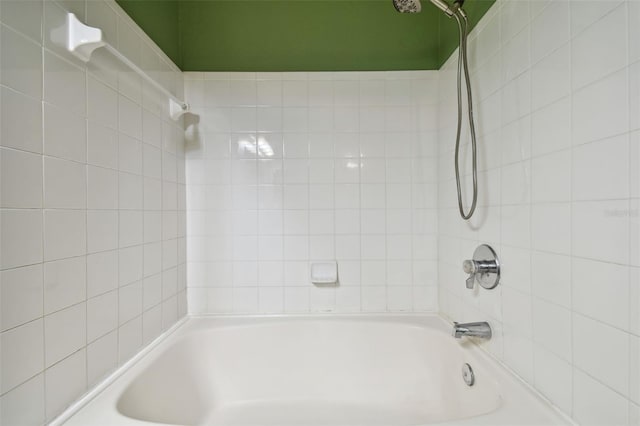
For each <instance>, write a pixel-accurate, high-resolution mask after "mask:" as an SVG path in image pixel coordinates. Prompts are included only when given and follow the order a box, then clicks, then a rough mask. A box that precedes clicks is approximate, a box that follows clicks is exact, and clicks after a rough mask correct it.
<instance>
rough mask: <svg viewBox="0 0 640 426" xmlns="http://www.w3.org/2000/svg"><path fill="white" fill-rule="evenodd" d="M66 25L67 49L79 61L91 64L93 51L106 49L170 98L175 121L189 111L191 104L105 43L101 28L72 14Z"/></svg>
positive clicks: (171, 112)
mask: <svg viewBox="0 0 640 426" xmlns="http://www.w3.org/2000/svg"><path fill="white" fill-rule="evenodd" d="M66 24H67V28H66V48H67V50H68V51H69V52H71V53H72V54H73V55H74V56H76V57H77V58H78V59H80V60H81V61H83V62H89V61H90V60H91V54H92V53H93V51H94V50H96V49H98V48H100V47H104V48H105V49H106V50H108V51H109V52H111V54H112V55H113V56H115V57H116V58H118V59H119V60H120V61H121V62H123V63H124V64H125V65H126V66H128V67H129V68H131V69H132V70H133V71H135V72H136V73H137V74H138V75H140V76H141V77H142V78H144V79H145V80H146V81H147V82H149V83H151V85H153V86H154V87H155V88H156V89H158V90H159V91H160V92H162V93H164V94H165V95H166V96H167V97H168V98H169V115H170V116H171V118H172V119H173V120H178V119H179V118H180V116H182V115H183V114H184V113H186V112H188V111H189V104H187V103H186V102H184V101H182V100H180V99H178V98H177V97H176V96H175V95H174V94H173V93H171V92H170V91H169V90H167V89H166V88H165V87H164V86H162V85H161V84H160V83H158V82H157V81H155V80H154V79H153V78H151V77H150V76H149V75H148V74H147V73H146V72H144V70H143V69H142V68H140V67H139V66H138V65H136V64H135V63H134V62H133V61H131V60H130V59H129V58H127V57H126V56H124V55H123V54H122V53H120V52H119V51H118V50H117V49H116V48H115V47H113V46H112V45H110V44H109V43H107V42H105V41H104V39H103V36H102V30H101V29H100V28H94V27H90V26H88V25H85V24H83V23H82V22H80V20H79V19H78V18H77V17H76V15H74V14H73V13H71V12H69V13H67V22H66Z"/></svg>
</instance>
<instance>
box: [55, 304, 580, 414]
mask: <svg viewBox="0 0 640 426" xmlns="http://www.w3.org/2000/svg"><path fill="white" fill-rule="evenodd" d="M211 319H220V320H227V321H229V322H230V324H222V325H221V326H223V327H239V326H244V325H250V324H252V322H255V321H256V320H260V321H265V322H267V323H277V322H278V321H279V320H287V319H298V320H318V319H322V320H329V321H339V320H341V319H342V320H344V319H350V320H354V319H355V320H362V321H369V322H371V321H373V322H375V321H383V322H387V323H388V322H393V323H399V324H407V325H411V324H412V323H413V325H416V326H418V325H420V326H423V327H424V326H428V327H429V328H432V329H435V330H437V331H440V332H444V333H447V334H449V333H448V330H449V329H450V327H451V321H450V320H449V319H448V318H446V317H444V316H442V315H441V314H440V313H438V312H381V313H374V312H371V313H364V312H356V313H334V312H331V313H323V312H317V313H275V314H233V313H224V314H187V315H185V316H184V317H182V318H180V319H179V320H178V321H177V322H176V323H175V324H173V325H172V326H171V327H170V328H168V329H167V330H166V331H164V332H163V333H162V334H160V335H159V336H158V337H156V338H155V339H154V340H153V341H151V342H150V343H148V344H147V345H146V346H144V347H143V348H142V349H141V350H140V351H139V352H138V353H136V354H135V355H134V356H133V357H132V358H131V359H129V360H127V361H126V362H125V363H124V364H122V365H121V366H120V367H118V368H116V370H114V371H113V372H111V373H110V374H109V375H107V376H105V377H104V378H103V379H102V380H100V381H99V382H98V383H97V384H96V385H94V386H93V387H92V388H91V389H89V390H88V391H87V392H86V393H85V394H84V395H83V396H82V397H80V398H79V399H77V400H76V401H74V402H73V403H72V404H71V405H70V406H69V407H67V408H66V409H65V410H64V411H63V412H62V413H61V414H59V415H58V416H57V417H55V418H54V419H53V420H52V421H51V422H49V423H47V425H51V426H62V425H64V424H65V423H66V422H67V421H69V420H70V419H72V417H73V416H75V415H76V414H77V413H78V412H80V411H81V410H82V409H83V408H85V407H86V406H87V405H89V404H90V403H91V402H92V401H93V400H94V399H96V398H98V397H100V396H101V395H102V394H103V393H104V392H106V391H108V390H109V388H110V387H111V386H113V385H114V384H116V382H117V381H118V380H119V379H121V378H122V377H123V376H124V375H125V374H126V373H127V372H129V371H130V370H132V369H134V368H141V369H144V368H145V364H146V365H148V364H149V363H150V362H152V361H153V360H154V359H155V358H156V357H157V356H159V355H160V354H161V353H162V351H157V350H158V349H159V347H161V346H163V345H170V344H172V342H171V340H170V339H171V337H172V336H174V335H175V334H176V333H178V332H183V333H184V334H185V335H186V334H188V333H192V332H198V331H201V330H203V329H206V327H202V324H206V320H211ZM200 320H202V321H200ZM234 323H235V324H234ZM244 323H246V324H244ZM180 337H182V336H178V338H180ZM452 339H453V337H452ZM174 343H175V342H174ZM460 345H461V346H463V347H464V349H465V350H467V351H470V353H471V354H472V355H473V356H474V357H477V358H479V359H481V360H482V362H487V363H488V365H489V367H490V368H495V369H497V370H498V372H501V373H502V374H503V375H505V376H506V377H507V379H512V380H514V381H515V382H517V384H518V385H520V386H522V388H523V391H525V393H529V394H531V395H530V396H531V397H532V398H534V399H536V400H537V402H538V403H542V404H543V405H544V406H545V408H547V409H548V410H549V412H550V413H551V414H552V415H553V416H555V417H557V418H558V419H560V420H561V421H562V422H563V424H567V425H577V423H576V422H575V421H574V420H573V419H572V418H570V417H569V416H568V415H567V414H565V413H564V412H563V411H562V410H560V409H559V408H558V407H557V406H556V405H555V404H553V403H552V402H551V401H550V400H549V399H548V398H546V397H545V396H544V395H542V394H541V393H540V392H539V391H538V390H537V389H535V388H534V387H533V386H532V385H531V384H529V383H528V382H527V381H525V380H524V379H523V378H522V377H520V376H519V375H518V374H517V373H516V372H515V371H514V370H513V369H511V368H510V367H508V366H507V365H506V364H504V363H503V362H502V361H501V360H500V359H498V358H497V357H495V356H494V355H493V354H492V353H491V352H489V351H488V350H486V349H484V348H482V347H481V346H482V345H481V344H479V342H477V341H475V339H463V340H462V341H460ZM167 347H168V346H167ZM130 382H131V380H128V381H126V384H124V383H120V384H119V386H123V385H124V387H123V389H121V390H124V389H126V387H127V386H128V384H130ZM114 391H115V389H114ZM118 399H119V396H118V397H117V398H116V401H117V400H118ZM112 408H113V410H115V411H116V412H117V411H118V410H117V408H116V406H113V407H112ZM498 410H499V409H498ZM118 414H119V415H120V416H122V417H124V418H127V419H129V420H132V421H133V422H141V421H140V420H136V419H132V418H129V417H127V416H125V415H123V414H120V413H118ZM490 414H491V413H489V415H490ZM480 417H482V416H480ZM473 418H478V417H472V418H469V419H473ZM144 423H147V422H144ZM449 423H451V424H452V425H455V424H458V422H457V421H452V422H446V424H449ZM132 424H137V423H132ZM140 424H142V423H140ZM147 424H149V423H147ZM438 424H439V423H438ZM460 424H467V423H466V421H463V422H461V423H460ZM478 424H483V423H482V421H480V422H479V423H478Z"/></svg>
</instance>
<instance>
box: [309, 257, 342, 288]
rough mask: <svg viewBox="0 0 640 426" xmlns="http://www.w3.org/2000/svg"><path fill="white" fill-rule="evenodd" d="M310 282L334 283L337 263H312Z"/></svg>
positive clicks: (336, 276) (335, 281)
mask: <svg viewBox="0 0 640 426" xmlns="http://www.w3.org/2000/svg"><path fill="white" fill-rule="evenodd" d="M311 282H312V283H314V284H336V283H337V282H338V264H337V263H336V262H322V263H312V264H311Z"/></svg>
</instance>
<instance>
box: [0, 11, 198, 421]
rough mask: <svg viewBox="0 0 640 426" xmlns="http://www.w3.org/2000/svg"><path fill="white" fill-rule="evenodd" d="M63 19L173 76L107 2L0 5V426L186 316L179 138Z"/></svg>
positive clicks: (46, 416)
mask: <svg viewBox="0 0 640 426" xmlns="http://www.w3.org/2000/svg"><path fill="white" fill-rule="evenodd" d="M65 10H70V11H73V12H74V13H76V15H77V16H78V17H79V18H80V19H81V20H83V21H85V19H86V22H88V23H89V24H90V25H95V26H98V27H100V28H102V29H103V30H104V32H105V36H106V38H107V40H108V41H109V42H110V43H112V44H114V45H116V46H119V47H120V49H121V50H122V51H123V52H124V53H125V54H126V55H127V56H128V57H129V58H131V59H132V60H133V61H134V62H135V63H137V64H138V65H139V66H141V67H142V68H143V69H145V70H146V71H148V72H149V73H150V74H152V75H153V76H154V77H155V78H157V79H158V80H159V81H161V82H162V84H163V85H165V86H166V87H168V88H170V89H171V90H176V91H177V92H178V94H180V93H179V92H180V91H182V87H183V86H182V75H181V73H180V72H179V71H178V70H177V68H176V67H175V66H174V65H173V64H172V63H170V62H169V61H168V59H166V57H165V56H164V54H162V53H161V52H160V51H159V50H158V49H157V48H156V47H155V46H154V45H152V43H151V41H150V40H149V39H148V37H147V36H146V35H144V34H143V33H142V32H141V31H140V30H139V29H138V28H137V27H136V26H135V24H134V23H133V22H132V21H131V20H130V19H129V17H128V16H127V15H126V14H124V13H123V12H122V11H121V10H120V8H119V7H118V6H117V5H116V4H115V3H114V2H112V1H87V2H84V1H65V2H61V3H56V2H53V1H46V2H41V1H5V0H3V1H1V2H0V14H1V21H2V25H1V28H0V40H1V59H0V61H1V65H2V67H1V68H2V71H1V73H0V74H1V75H0V84H1V86H0V91H1V93H0V97H1V103H2V115H1V124H0V127H1V129H2V132H1V148H0V155H1V162H2V165H1V167H0V170H1V180H2V187H1V188H2V190H1V191H2V192H1V196H0V202H1V207H2V210H1V216H0V219H1V233H2V238H1V241H2V247H1V256H0V267H1V272H0V279H1V283H0V284H1V303H2V308H1V318H0V327H1V330H2V333H1V334H0V349H1V386H0V395H1V396H0V403H1V408H0V413H1V417H0V424H2V425H22V424H26V425H37V424H43V423H44V422H45V421H47V420H51V419H52V418H53V417H55V416H56V415H57V414H60V412H61V411H62V410H63V409H64V408H65V407H66V406H67V405H69V404H70V403H71V402H72V401H74V400H75V399H76V398H78V397H79V396H81V395H82V394H83V393H84V392H85V391H86V390H87V389H89V388H90V387H92V386H93V385H95V384H96V383H97V382H98V381H100V380H101V379H102V378H104V377H105V376H106V375H107V374H108V373H110V372H112V371H113V370H114V369H115V368H116V367H118V366H119V365H121V364H123V363H124V362H125V361H127V360H128V359H129V358H130V357H131V356H132V355H134V354H135V353H136V352H138V351H139V350H140V349H142V348H143V347H144V345H146V344H147V343H149V342H151V341H152V340H153V339H154V338H156V337H157V336H158V335H160V334H161V333H162V332H163V331H164V330H166V329H168V328H169V327H170V326H171V325H172V324H174V323H175V322H176V321H177V320H178V318H180V317H182V316H183V315H185V313H186V295H185V293H186V291H185V288H186V282H185V281H186V268H185V255H186V250H185V247H186V246H185V238H184V237H185V215H184V208H185V203H184V199H185V196H184V194H185V192H184V151H183V147H184V143H183V132H182V123H180V122H173V121H171V120H170V119H169V118H168V113H167V111H166V109H167V106H166V100H165V99H163V98H162V96H160V95H158V94H157V93H156V92H155V89H153V88H151V87H149V86H147V85H146V84H143V83H142V81H141V80H140V79H139V78H138V77H136V76H135V74H132V73H130V72H126V69H125V68H123V67H122V66H121V65H119V64H118V62H115V60H113V59H110V57H109V55H108V54H106V53H105V52H100V51H97V52H95V53H94V56H93V59H92V62H91V63H90V64H89V65H85V64H84V63H81V62H79V61H78V60H75V59H74V58H73V57H72V56H71V55H70V54H69V53H68V52H66V51H64V50H62V49H60V48H59V47H58V46H56V45H55V44H53V43H52V41H51V39H50V34H52V31H54V29H55V28H58V27H59V26H60V25H61V24H62V23H63V22H64V19H65Z"/></svg>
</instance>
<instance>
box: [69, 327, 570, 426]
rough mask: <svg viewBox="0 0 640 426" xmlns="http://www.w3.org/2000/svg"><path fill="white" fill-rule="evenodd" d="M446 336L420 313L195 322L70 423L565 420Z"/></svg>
mask: <svg viewBox="0 0 640 426" xmlns="http://www.w3.org/2000/svg"><path fill="white" fill-rule="evenodd" d="M449 331H450V325H448V324H446V323H445V322H444V321H443V320H442V319H440V318H439V317H437V316H426V315H421V316H378V317H371V316H340V317H321V318H319V317H269V318H264V317H263V318H237V317H236V318H232V317H227V318H221V317H208V318H191V319H189V320H188V321H186V322H185V323H184V324H183V325H182V326H181V327H179V328H178V330H176V331H175V332H173V333H172V334H171V335H170V336H169V337H168V338H166V339H165V340H163V341H162V342H161V343H159V344H158V345H157V346H156V347H155V348H154V349H153V350H151V351H150V352H149V353H148V354H147V355H145V356H144V357H142V358H141V359H140V360H139V361H138V362H136V363H134V365H133V366H132V367H131V368H129V369H128V370H127V371H125V372H124V373H123V374H122V375H120V376H119V377H118V378H117V379H116V380H115V381H113V383H111V384H110V385H109V386H107V387H106V388H105V389H104V390H103V391H102V392H100V393H98V394H97V395H96V396H95V397H94V398H93V399H91V400H90V401H89V402H88V403H86V404H84V406H82V407H81V408H80V409H79V410H78V411H76V412H75V414H73V415H72V416H71V417H70V418H68V420H67V422H66V424H67V425H83V426H84V425H114V426H115V425H148V424H149V423H152V424H153V423H156V424H177V425H245V426H248V425H256V426H257V425H264V426H267V425H272V426H276V425H277V426H294V425H295V426H303V425H304V426H306V425H309V426H311V425H318V426H319V425H325V426H330V425H331V426H333V425H349V426H355V425H388V426H401V425H427V424H429V425H431V424H438V423H446V424H450V425H453V424H456V425H463V424H464V425H470V424H485V425H516V424H529V425H546V424H567V423H568V420H567V419H566V418H565V417H563V416H562V415H560V414H559V413H558V412H557V411H555V410H554V409H553V407H551V406H550V405H548V404H547V403H546V402H545V401H543V400H542V399H541V398H540V397H538V396H537V395H536V394H535V393H533V392H532V391H531V390H529V389H528V388H527V387H525V386H524V385H523V384H522V383H521V382H520V381H519V380H518V379H517V378H515V377H514V376H512V375H511V374H510V373H508V372H507V371H506V370H504V369H503V368H501V367H500V366H499V365H497V364H496V363H495V362H494V361H493V360H492V359H491V358H490V357H489V356H487V355H486V354H485V353H483V351H481V350H480V349H479V348H477V347H476V346H475V345H473V344H470V343H468V342H466V343H465V342H463V341H460V340H456V339H454V338H452V337H451V336H450V335H449ZM464 363H469V364H470V365H471V366H472V368H473V370H474V373H475V378H476V380H475V384H474V385H473V386H471V387H470V386H467V385H466V384H465V383H464V381H463V378H462V373H461V369H462V366H463V364H464ZM87 399H88V398H87ZM67 417H68V416H67Z"/></svg>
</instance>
